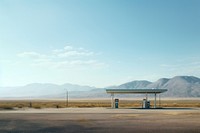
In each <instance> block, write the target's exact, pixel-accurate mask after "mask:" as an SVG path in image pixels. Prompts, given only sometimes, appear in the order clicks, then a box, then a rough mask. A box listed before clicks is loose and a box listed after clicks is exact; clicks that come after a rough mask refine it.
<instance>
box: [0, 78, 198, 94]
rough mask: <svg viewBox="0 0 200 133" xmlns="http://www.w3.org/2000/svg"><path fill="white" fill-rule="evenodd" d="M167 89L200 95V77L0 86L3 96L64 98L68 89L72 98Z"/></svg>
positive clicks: (175, 92) (174, 92)
mask: <svg viewBox="0 0 200 133" xmlns="http://www.w3.org/2000/svg"><path fill="white" fill-rule="evenodd" d="M107 88H108V89H146V88H159V89H167V90H168V91H167V92H166V93H164V94H163V96H165V97H200V78H198V77H194V76H175V77H173V78H161V79H159V80H157V81H155V82H150V81H147V80H135V81H132V82H127V83H124V84H121V85H118V86H111V87H105V88H96V87H90V86H80V85H73V84H63V85H56V84H50V83H44V84H42V83H33V84H28V85H26V86H21V87H0V94H1V96H0V97H1V98H14V97H23V98H64V97H65V95H66V91H68V92H69V94H70V97H71V98H102V97H109V95H108V94H106V92H105V89H107Z"/></svg>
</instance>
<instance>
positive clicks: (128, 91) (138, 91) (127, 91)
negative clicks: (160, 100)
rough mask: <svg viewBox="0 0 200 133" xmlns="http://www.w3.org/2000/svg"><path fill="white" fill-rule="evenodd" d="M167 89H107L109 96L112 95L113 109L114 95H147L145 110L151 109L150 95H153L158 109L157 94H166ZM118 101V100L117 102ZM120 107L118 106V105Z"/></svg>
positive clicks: (112, 105) (144, 102) (144, 101)
mask: <svg viewBox="0 0 200 133" xmlns="http://www.w3.org/2000/svg"><path fill="white" fill-rule="evenodd" d="M166 91H167V89H154V88H153V89H106V92H107V93H108V94H111V108H115V101H114V95H115V94H145V95H146V99H143V105H142V106H143V108H150V105H148V104H150V103H149V101H148V94H153V95H154V96H155V97H154V108H156V97H157V94H160V93H163V92H166ZM117 101H118V100H117ZM117 107H118V105H117Z"/></svg>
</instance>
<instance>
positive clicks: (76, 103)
mask: <svg viewBox="0 0 200 133" xmlns="http://www.w3.org/2000/svg"><path fill="white" fill-rule="evenodd" d="M141 105H142V100H138V99H137V100H135V99H122V100H120V102H119V108H140V107H141ZM153 105H154V100H151V106H152V107H153ZM110 106H111V101H110V99H73V100H69V102H68V105H67V107H71V108H85V107H89V108H91V107H110ZM27 107H31V108H36V109H40V108H65V107H66V101H65V100H52V99H50V100H31V101H30V100H0V109H12V108H27ZM157 107H200V99H163V100H161V101H157Z"/></svg>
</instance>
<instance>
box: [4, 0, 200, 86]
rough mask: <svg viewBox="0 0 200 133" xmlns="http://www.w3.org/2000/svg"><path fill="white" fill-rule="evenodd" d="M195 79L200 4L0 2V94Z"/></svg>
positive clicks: (164, 0) (195, 0) (166, 0)
mask: <svg viewBox="0 0 200 133" xmlns="http://www.w3.org/2000/svg"><path fill="white" fill-rule="evenodd" d="M177 75H192V76H197V77H200V1H199V0H0V86H22V85H26V84H29V83H55V84H64V83H72V84H79V85H89V86H96V87H106V86H110V85H119V84H122V83H125V82H129V81H133V80H149V81H156V80H158V79H159V78H163V77H166V78H171V77H174V76H177Z"/></svg>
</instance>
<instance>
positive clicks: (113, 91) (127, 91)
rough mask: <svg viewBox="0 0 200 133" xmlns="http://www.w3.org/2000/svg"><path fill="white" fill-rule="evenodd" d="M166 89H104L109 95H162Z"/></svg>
mask: <svg viewBox="0 0 200 133" xmlns="http://www.w3.org/2000/svg"><path fill="white" fill-rule="evenodd" d="M166 91H167V89H106V92H107V93H111V94H130V93H137V94H142V93H144V94H146V93H153V94H155V93H163V92H166Z"/></svg>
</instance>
